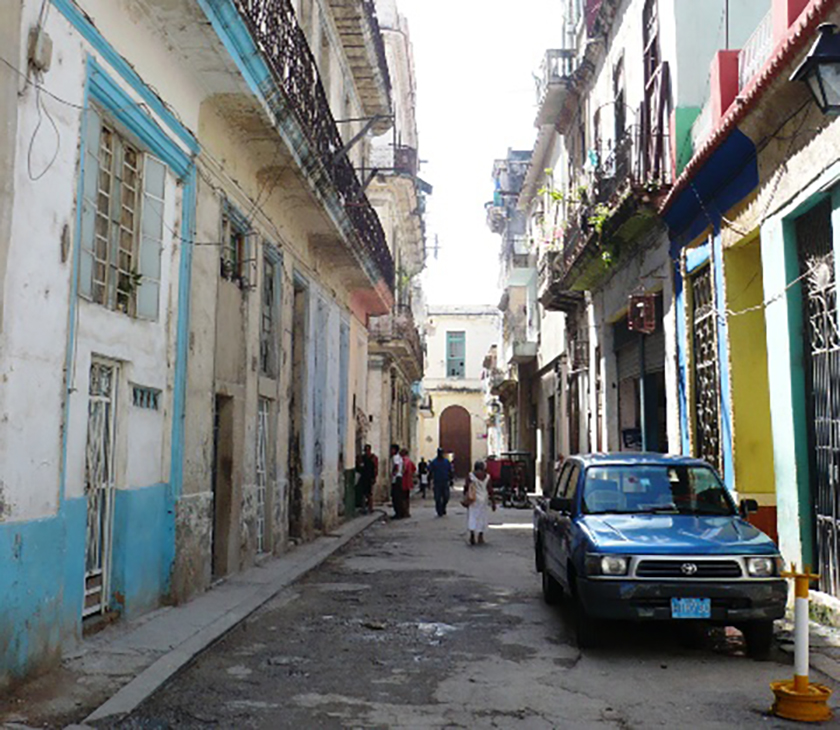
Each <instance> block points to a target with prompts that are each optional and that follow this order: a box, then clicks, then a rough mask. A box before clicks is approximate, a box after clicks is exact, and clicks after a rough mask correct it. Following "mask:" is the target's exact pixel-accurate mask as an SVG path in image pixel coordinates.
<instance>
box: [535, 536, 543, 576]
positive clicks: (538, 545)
mask: <svg viewBox="0 0 840 730" xmlns="http://www.w3.org/2000/svg"><path fill="white" fill-rule="evenodd" d="M534 565H535V566H536V568H537V573H542V572H543V570H545V559H544V558H543V554H542V541H541V540H537V541H536V542H534Z"/></svg>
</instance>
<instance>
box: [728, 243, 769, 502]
mask: <svg viewBox="0 0 840 730" xmlns="http://www.w3.org/2000/svg"><path fill="white" fill-rule="evenodd" d="M724 266H725V275H726V298H727V307H728V309H730V310H732V311H733V312H738V311H742V310H744V309H747V308H749V307H752V306H755V305H757V304H760V303H761V302H762V301H763V300H764V285H763V279H762V274H761V244H760V241H759V239H758V238H754V239H753V240H752V241H750V242H748V243H745V244H742V245H739V246H737V247H732V248H728V249H726V250H725V252H724ZM727 322H728V327H729V357H730V371H731V388H732V411H733V413H732V416H733V422H734V423H733V425H734V428H733V433H734V444H733V448H734V454H735V488H736V489H737V490H738V493H739V494H740V496H742V497H744V496H753V497H755V498H756V499H758V500H759V502H760V503H761V504H762V505H774V504H775V485H776V477H775V473H774V469H773V438H772V433H771V428H770V389H769V381H768V376H767V339H766V332H765V325H764V310H763V309H757V310H755V311H753V312H749V313H747V314H741V315H736V316H732V315H729V316H728V318H727Z"/></svg>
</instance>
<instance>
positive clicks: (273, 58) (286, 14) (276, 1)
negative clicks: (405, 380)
mask: <svg viewBox="0 0 840 730" xmlns="http://www.w3.org/2000/svg"><path fill="white" fill-rule="evenodd" d="M233 2H234V4H235V5H236V8H237V9H238V11H239V13H240V15H241V16H242V18H243V20H244V21H245V24H246V25H247V27H248V30H249V32H250V34H251V37H252V38H253V40H254V42H255V43H256V45H257V47H258V48H259V49H260V51H261V54H262V56H263V60H264V61H265V62H266V64H267V65H268V67H269V69H270V71H271V75H272V77H273V81H274V84H273V88H272V89H267V90H266V91H265V93H266V96H267V99H268V103H269V105H270V106H271V107H272V110H273V112H274V114H275V116H276V117H277V118H283V117H285V116H287V115H289V114H290V113H291V115H292V116H293V118H294V120H295V121H296V122H297V124H298V126H299V128H300V130H301V132H302V134H303V135H304V136H305V138H306V141H307V143H308V146H309V149H310V150H311V152H312V154H313V156H314V157H315V158H316V160H317V161H318V163H320V166H321V167H322V168H323V171H324V176H325V177H326V181H327V183H328V186H329V187H330V188H332V190H331V193H332V196H334V197H335V199H337V203H338V205H339V207H340V208H341V209H342V210H343V211H344V214H345V215H346V218H347V219H348V222H349V224H350V229H351V230H350V235H351V237H352V238H353V239H355V244H356V246H358V250H357V251H355V252H354V255H353V258H357V257H359V256H361V257H363V258H366V259H368V260H370V261H371V262H372V263H373V266H374V268H375V270H376V271H377V272H378V274H379V276H381V279H382V280H383V281H384V283H385V285H386V286H387V288H388V290H389V292H393V290H394V261H393V259H392V258H391V253H390V251H389V249H388V244H387V241H386V239H385V233H384V231H383V230H382V224H381V222H380V220H379V216H377V214H376V211H374V209H373V207H372V206H371V204H370V201H369V200H368V198H367V196H366V195H365V192H364V190H363V189H362V186H361V183H360V182H359V178H358V176H357V175H356V170H355V169H354V167H353V165H352V163H351V162H350V160H349V159H348V158H347V156H346V154H343V153H342V149H343V147H344V141H343V140H342V137H341V135H340V133H339V131H338V126H337V125H336V123H335V119H334V118H333V115H332V112H331V111H330V106H329V103H328V101H327V96H326V93H325V91H324V88H323V86H322V84H321V79H320V76H319V73H318V67H317V64H316V63H315V59H314V58H313V56H312V52H311V50H310V48H309V44H308V43H307V41H306V37H305V35H304V33H303V31H302V30H301V28H300V26H299V25H298V23H297V19H296V17H295V12H294V9H293V7H292V4H291V2H290V0H233ZM371 23H372V21H371ZM369 32H371V33H372V32H373V31H372V26H371V28H370V29H369ZM374 40H375V39H374ZM380 41H381V37H380ZM382 53H383V58H384V49H383V51H382ZM332 196H331V197H332Z"/></svg>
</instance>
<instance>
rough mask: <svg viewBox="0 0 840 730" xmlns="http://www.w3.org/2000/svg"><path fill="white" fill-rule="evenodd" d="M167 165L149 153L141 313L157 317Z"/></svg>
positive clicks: (145, 180) (139, 268) (142, 235)
mask: <svg viewBox="0 0 840 730" xmlns="http://www.w3.org/2000/svg"><path fill="white" fill-rule="evenodd" d="M165 192H166V165H164V164H163V163H162V162H161V161H160V160H158V159H156V158H154V157H152V156H151V155H145V159H144V162H143V209H142V213H141V218H140V242H139V246H140V249H139V256H138V257H137V273H138V274H140V283H139V285H138V288H137V316H138V317H141V318H143V319H157V317H158V308H159V306H160V253H161V249H162V248H163V216H164V196H165Z"/></svg>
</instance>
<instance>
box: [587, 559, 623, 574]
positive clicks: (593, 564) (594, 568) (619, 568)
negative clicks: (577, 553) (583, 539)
mask: <svg viewBox="0 0 840 730" xmlns="http://www.w3.org/2000/svg"><path fill="white" fill-rule="evenodd" d="M629 566H630V560H629V559H628V558H626V557H625V556H623V555H587V556H586V574H587V575H627V568H628V567H629Z"/></svg>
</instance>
